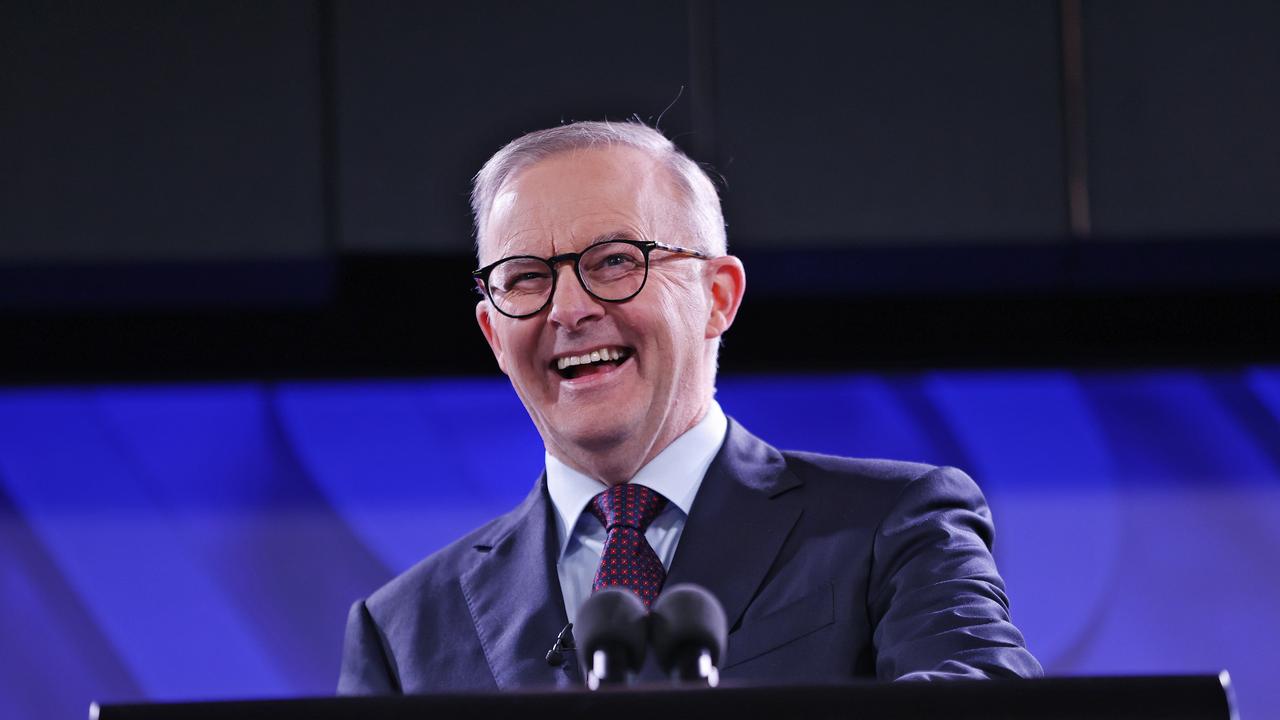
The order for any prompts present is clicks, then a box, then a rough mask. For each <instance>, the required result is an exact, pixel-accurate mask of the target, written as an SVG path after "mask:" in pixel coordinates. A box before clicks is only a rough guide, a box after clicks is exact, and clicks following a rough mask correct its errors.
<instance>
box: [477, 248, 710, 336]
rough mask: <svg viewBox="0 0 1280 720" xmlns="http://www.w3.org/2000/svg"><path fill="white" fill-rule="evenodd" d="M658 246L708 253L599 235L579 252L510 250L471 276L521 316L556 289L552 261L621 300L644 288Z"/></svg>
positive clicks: (590, 290) (587, 286)
mask: <svg viewBox="0 0 1280 720" xmlns="http://www.w3.org/2000/svg"><path fill="white" fill-rule="evenodd" d="M654 250H663V251H666V252H669V253H675V254H677V255H684V256H686V257H692V258H698V259H700V260H708V259H710V258H709V256H708V255H704V254H703V253H700V252H698V251H696V250H687V249H685V248H682V247H676V246H674V245H664V244H663V243H659V242H653V241H652V240H644V241H642V240H605V241H603V242H598V243H595V244H594V245H591V246H590V247H588V248H586V249H585V250H583V251H582V252H580V253H562V254H560V255H554V256H552V257H549V258H545V259H544V258H540V257H534V256H533V255H512V256H511V257H505V258H502V259H501V260H499V261H498V262H496V263H493V264H492V265H486V266H485V267H482V268H480V269H479V270H475V271H473V272H472V273H471V276H472V277H474V278H475V279H476V282H477V283H478V284H479V285H480V287H481V289H483V290H484V293H485V295H486V296H488V298H489V302H491V303H493V306H494V307H495V308H496V309H497V310H498V312H500V313H502V314H503V315H506V316H507V317H511V318H517V319H518V318H526V317H529V316H531V315H537V314H538V313H540V312H542V309H543V308H545V307H546V306H547V305H548V303H550V302H551V296H552V295H553V294H555V291H556V272H555V269H556V266H557V265H559V264H560V263H562V262H572V263H573V274H574V275H577V276H578V282H579V283H582V289H583V290H586V291H587V294H588V295H590V296H591V297H593V298H595V299H597V300H602V301H604V302H611V303H620V302H626V301H628V300H630V299H631V298H633V297H635V296H636V295H638V294H640V291H641V290H643V289H644V284H645V281H647V280H648V279H649V253H651V252H653V251H654Z"/></svg>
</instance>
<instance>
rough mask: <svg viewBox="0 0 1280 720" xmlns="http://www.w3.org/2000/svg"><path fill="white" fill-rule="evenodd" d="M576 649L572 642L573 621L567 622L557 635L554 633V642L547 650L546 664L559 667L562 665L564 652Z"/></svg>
mask: <svg viewBox="0 0 1280 720" xmlns="http://www.w3.org/2000/svg"><path fill="white" fill-rule="evenodd" d="M577 649H578V648H577V647H576V646H575V645H574V644H573V623H569V624H568V625H565V626H564V629H563V630H561V631H560V634H559V635H556V641H555V643H554V644H553V645H552V646H551V649H550V650H548V651H547V664H548V665H550V666H551V667H560V666H561V665H564V654H565V653H566V652H574V651H576V650H577Z"/></svg>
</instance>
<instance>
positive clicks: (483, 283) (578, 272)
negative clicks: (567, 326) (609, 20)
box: [471, 238, 711, 320]
mask: <svg viewBox="0 0 1280 720" xmlns="http://www.w3.org/2000/svg"><path fill="white" fill-rule="evenodd" d="M608 243H624V244H627V245H631V246H633V247H635V248H636V249H638V250H639V251H640V252H641V254H643V255H644V278H643V279H642V280H641V281H640V287H638V288H636V291H635V292H633V293H631V294H630V295H628V296H626V297H624V298H619V299H616V300H614V299H610V298H603V297H600V296H599V295H597V294H595V293H594V292H592V291H591V288H589V287H587V283H586V282H585V281H584V280H583V279H582V268H581V265H580V263H579V261H580V260H581V259H582V256H583V255H586V254H587V253H589V252H591V250H592V249H593V248H596V247H599V246H601V245H606V244H608ZM654 250H663V251H666V252H669V253H674V254H676V255H683V256H685V257H692V258H697V259H699V260H710V259H711V256H710V255H707V254H706V253H701V252H698V251H697V250H690V249H688V248H683V247H680V246H679V245H667V244H666V243H660V242H656V241H654V240H628V239H625V238H610V239H608V240H601V241H599V242H595V243H591V244H590V245H588V246H587V247H585V248H583V249H582V252H571V253H561V254H559V255H552V256H551V257H549V258H541V257H538V256H537V255H509V256H507V257H504V258H502V259H501V260H498V261H496V262H492V263H489V264H488V265H485V266H484V267H482V268H480V269H478V270H472V271H471V277H473V278H475V281H476V284H477V285H478V286H479V287H480V290H481V292H483V293H484V296H485V297H487V298H488V299H489V304H490V305H492V306H493V308H494V309H495V310H497V311H498V312H500V313H502V314H503V315H506V316H507V317H509V318H512V319H515V320H521V319H523V318H527V317H533V316H534V315H537V314H538V313H540V312H542V311H543V310H545V309H546V308H547V306H548V305H550V304H551V299H552V298H553V297H555V295H556V282H557V281H558V278H559V274H558V273H556V266H558V265H559V264H560V263H564V262H572V263H573V274H574V275H575V276H576V277H577V278H578V285H580V286H582V289H583V290H584V291H586V293H587V294H588V295H590V296H591V297H593V298H595V299H596V300H599V301H600V302H607V303H624V302H627V301H628V300H630V299H632V298H634V297H635V296H637V295H639V294H640V291H641V290H644V286H645V285H647V284H648V283H649V253H651V252H653V251H654ZM508 260H538V261H541V262H543V263H546V265H547V267H549V268H550V269H551V291H550V292H548V293H547V299H546V300H545V301H544V302H543V303H542V305H539V306H538V309H537V310H534V311H533V312H528V313H524V314H523V315H513V314H511V313H509V312H507V311H506V310H503V309H502V306H501V305H500V304H499V303H498V302H497V301H495V300H494V299H493V295H492V294H491V293H490V292H489V275H490V274H491V273H492V272H493V269H494V268H496V267H498V266H499V265H501V264H502V263H504V262H507V261H508Z"/></svg>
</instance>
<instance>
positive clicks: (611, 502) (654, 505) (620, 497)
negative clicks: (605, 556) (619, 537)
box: [589, 483, 667, 532]
mask: <svg viewBox="0 0 1280 720" xmlns="http://www.w3.org/2000/svg"><path fill="white" fill-rule="evenodd" d="M666 506H667V499H666V498H664V497H662V494H661V493H659V492H658V491H656V490H651V489H649V488H647V487H645V486H644V485H636V484H633V483H623V484H621V485H614V486H613V487H611V488H609V489H608V490H605V491H604V492H602V493H600V494H599V495H596V496H595V497H593V498H591V505H590V506H589V508H590V510H591V514H592V515H595V516H596V519H598V520H599V521H600V523H601V524H602V525H604V529H605V530H613V529H614V528H615V527H617V526H619V525H621V526H625V527H633V528H635V529H636V530H639V531H640V532H644V531H645V530H646V529H648V527H649V523H652V522H653V519H654V518H656V517H658V513H660V512H662V508H664V507H666Z"/></svg>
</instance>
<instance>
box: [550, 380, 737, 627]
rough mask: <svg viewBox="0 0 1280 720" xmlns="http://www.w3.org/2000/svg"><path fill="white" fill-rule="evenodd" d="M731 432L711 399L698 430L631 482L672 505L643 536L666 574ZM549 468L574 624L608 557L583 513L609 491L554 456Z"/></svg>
mask: <svg viewBox="0 0 1280 720" xmlns="http://www.w3.org/2000/svg"><path fill="white" fill-rule="evenodd" d="M728 428H729V421H728V420H727V419H726V418H725V416H724V411H723V410H721V409H720V405H719V404H718V403H716V402H715V401H714V400H712V401H711V406H710V407H709V408H708V409H707V414H706V415H704V416H703V417H702V419H701V420H699V421H698V424H697V425H694V426H693V427H692V428H689V430H688V431H687V432H685V434H683V435H681V436H680V437H678V438H676V439H675V440H674V441H673V442H672V443H671V444H670V445H668V446H667V447H666V449H664V450H663V451H662V452H660V453H658V455H657V456H656V457H654V458H653V459H652V460H650V461H649V462H648V464H646V465H645V466H644V467H642V468H640V472H638V473H636V475H635V477H633V478H631V480H630V482H633V483H637V484H639V485H644V486H645V487H647V488H649V489H651V490H656V491H657V492H659V493H661V494H662V496H663V497H665V498H666V499H667V500H668V501H669V502H668V503H667V506H666V507H665V508H663V510H662V512H660V513H658V517H657V518H655V519H654V521H653V523H652V524H651V525H649V528H648V529H647V530H646V531H645V533H644V536H645V539H646V540H648V541H649V545H651V546H652V547H653V551H654V552H655V553H657V554H658V558H659V559H660V560H662V566H663V567H664V568H666V569H667V570H670V569H671V559H672V558H674V557H675V554H676V544H677V543H679V542H680V534H681V533H682V532H683V531H684V523H685V520H686V519H688V517H689V511H690V510H692V509H693V498H694V496H696V495H697V494H698V488H699V487H700V486H701V485H702V476H703V475H705V474H706V473H707V468H708V467H709V466H710V465H711V461H712V460H713V459H714V458H715V456H716V453H717V452H719V451H720V445H721V444H723V443H724V436H725V433H726V432H727V431H728ZM546 463H547V491H548V492H549V493H550V495H551V504H552V505H554V506H555V510H556V513H555V515H556V533H557V534H556V537H557V538H559V540H560V556H559V560H558V561H557V562H556V570H557V572H558V573H559V575H560V591H561V592H562V593H563V594H564V609H565V613H566V614H567V615H568V617H569V622H573V619H574V616H575V615H576V614H577V611H578V607H579V606H581V605H582V603H583V602H584V601H585V600H586V599H587V597H589V596H590V595H591V581H592V580H593V579H594V578H595V574H596V567H597V566H598V565H599V564H600V555H601V553H603V552H604V541H605V535H606V533H605V530H604V526H603V525H601V524H600V521H599V520H597V519H596V517H595V516H594V515H592V514H591V513H590V512H584V511H585V510H586V507H587V503H588V502H590V501H591V498H593V497H595V496H596V495H598V494H600V493H601V492H604V491H605V490H606V489H608V486H607V485H605V484H604V483H602V482H600V481H599V480H596V479H594V478H590V477H587V476H586V475H583V474H582V473H580V472H578V471H577V470H574V469H573V468H571V467H569V466H568V465H565V464H564V463H562V462H560V461H559V460H557V459H555V458H554V457H552V456H551V453H547V455H546Z"/></svg>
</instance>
